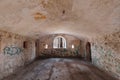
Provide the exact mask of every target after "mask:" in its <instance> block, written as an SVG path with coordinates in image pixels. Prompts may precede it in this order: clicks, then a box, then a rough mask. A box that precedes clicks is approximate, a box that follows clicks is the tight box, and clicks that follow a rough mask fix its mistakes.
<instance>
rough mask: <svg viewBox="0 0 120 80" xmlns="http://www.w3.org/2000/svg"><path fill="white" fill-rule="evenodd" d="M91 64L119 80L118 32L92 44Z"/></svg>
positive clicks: (98, 39) (119, 35)
mask: <svg viewBox="0 0 120 80" xmlns="http://www.w3.org/2000/svg"><path fill="white" fill-rule="evenodd" d="M91 49H92V63H93V64H94V65H96V66H97V67H99V68H101V69H103V70H106V71H107V72H109V73H111V75H113V76H115V77H116V78H119V79H120V31H118V32H116V33H114V34H110V35H105V36H104V37H99V38H97V39H96V40H94V42H93V43H92V46H91Z"/></svg>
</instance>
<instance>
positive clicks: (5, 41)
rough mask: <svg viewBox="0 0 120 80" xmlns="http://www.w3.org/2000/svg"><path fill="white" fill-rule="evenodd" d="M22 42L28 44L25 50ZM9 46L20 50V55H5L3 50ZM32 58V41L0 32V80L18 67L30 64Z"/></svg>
mask: <svg viewBox="0 0 120 80" xmlns="http://www.w3.org/2000/svg"><path fill="white" fill-rule="evenodd" d="M24 41H27V42H28V47H27V48H26V49H25V48H23V45H24V44H23V43H24ZM9 46H14V47H16V48H19V49H21V51H20V53H19V54H18V53H16V54H14V55H11V54H6V53H5V51H4V49H5V48H6V47H9ZM34 58H35V43H34V40H33V39H30V38H27V37H23V36H20V35H17V34H13V33H8V32H5V31H0V79H2V78H4V77H6V76H8V75H10V74H12V73H13V72H14V71H15V70H16V69H17V68H18V67H20V66H23V65H25V64H27V63H29V62H31V61H32V60H33V59H34Z"/></svg>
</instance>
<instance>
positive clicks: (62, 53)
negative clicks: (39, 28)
mask: <svg viewBox="0 0 120 80" xmlns="http://www.w3.org/2000/svg"><path fill="white" fill-rule="evenodd" d="M56 36H63V37H64V38H65V39H66V41H67V48H66V49H53V40H54V38H55V37H56ZM38 43H39V49H38V56H45V57H84V56H85V55H84V53H85V51H84V48H83V47H84V45H83V41H81V40H80V39H78V38H76V37H74V36H71V35H65V34H54V35H48V36H44V37H42V38H40V39H39V41H38ZM46 44H47V45H48V49H45V45H46ZM72 45H74V46H75V48H74V49H72Z"/></svg>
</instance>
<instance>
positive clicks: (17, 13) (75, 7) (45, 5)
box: [0, 0, 120, 38]
mask: <svg viewBox="0 0 120 80" xmlns="http://www.w3.org/2000/svg"><path fill="white" fill-rule="evenodd" d="M0 29H1V30H5V31H9V32H13V33H17V34H20V35H25V36H30V37H34V38H39V37H40V36H43V35H47V34H57V33H64V34H71V35H74V36H78V37H95V36H99V35H103V34H107V33H111V32H114V31H116V30H120V0H12V1H11V0H0Z"/></svg>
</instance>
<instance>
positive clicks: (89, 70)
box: [3, 58, 116, 80]
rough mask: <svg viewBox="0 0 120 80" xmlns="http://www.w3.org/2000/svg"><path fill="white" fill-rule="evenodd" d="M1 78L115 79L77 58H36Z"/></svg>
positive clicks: (53, 79)
mask: <svg viewBox="0 0 120 80" xmlns="http://www.w3.org/2000/svg"><path fill="white" fill-rule="evenodd" d="M3 80H116V79H115V78H113V77H111V76H109V75H108V74H106V73H105V72H103V71H101V70H99V69H98V68H96V67H94V66H93V65H91V64H90V63H87V62H84V61H80V60H78V59H65V58H49V59H44V60H37V61H35V62H33V63H32V64H30V65H28V66H26V67H24V68H21V69H19V70H18V71H16V73H14V74H13V75H11V76H8V77H6V78H5V79H3Z"/></svg>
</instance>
